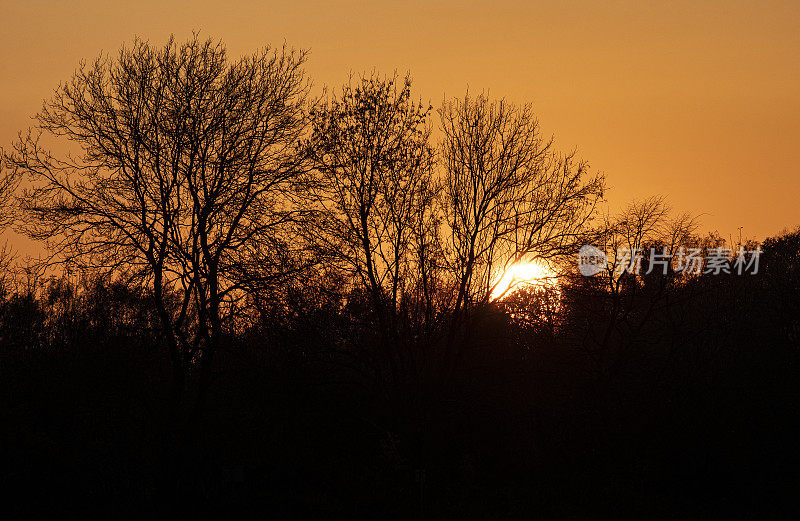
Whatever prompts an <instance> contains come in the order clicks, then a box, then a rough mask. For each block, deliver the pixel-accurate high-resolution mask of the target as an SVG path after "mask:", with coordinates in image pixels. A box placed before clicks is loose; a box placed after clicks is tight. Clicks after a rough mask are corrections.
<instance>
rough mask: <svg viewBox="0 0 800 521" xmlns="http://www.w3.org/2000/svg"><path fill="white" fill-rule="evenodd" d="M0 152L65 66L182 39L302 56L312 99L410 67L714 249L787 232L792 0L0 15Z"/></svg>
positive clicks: (796, 59) (80, 6)
mask: <svg viewBox="0 0 800 521" xmlns="http://www.w3.org/2000/svg"><path fill="white" fill-rule="evenodd" d="M0 13H2V14H1V15H0V17H1V18H2V20H3V31H2V33H0V42H1V43H2V45H0V77H1V78H2V80H1V81H0V145H2V146H7V145H8V144H9V143H10V142H11V140H12V138H13V136H14V135H15V134H16V132H17V131H18V130H20V129H22V128H25V127H27V126H28V125H29V119H28V117H29V116H30V115H32V114H33V113H35V112H36V111H37V110H38V109H39V107H40V105H41V102H42V99H43V98H46V97H49V95H50V94H51V93H52V91H53V89H54V88H55V87H56V86H57V85H58V83H59V81H62V80H66V79H67V78H69V76H70V75H71V73H72V71H73V70H74V69H75V66H76V65H77V63H78V61H79V60H80V59H82V58H85V59H92V58H94V57H96V56H97V55H98V53H99V52H100V51H101V50H102V51H105V52H109V53H112V54H115V53H116V51H117V50H118V49H119V47H120V46H121V44H122V43H124V42H129V41H131V39H132V38H133V36H134V35H139V36H141V37H143V38H145V39H149V40H150V41H151V42H154V43H157V44H159V45H160V44H161V43H163V42H164V41H165V40H166V38H167V37H168V35H169V34H170V33H174V34H175V35H176V37H177V38H178V40H179V41H180V40H184V39H185V38H187V37H188V35H190V33H191V31H192V30H193V29H195V30H199V31H201V35H203V36H211V37H213V38H222V39H223V40H224V41H225V42H226V44H227V46H228V50H229V51H230V53H231V55H233V56H236V55H239V54H243V53H249V52H251V51H253V50H255V49H256V48H258V47H261V46H263V45H264V44H272V45H280V44H282V43H283V41H284V40H285V41H286V42H287V43H288V44H289V45H290V46H294V47H302V48H310V49H311V52H312V54H311V57H310V61H309V63H308V66H307V70H308V72H309V74H310V76H311V77H312V79H313V80H314V83H315V86H317V87H321V86H322V85H324V84H327V85H331V86H337V85H339V84H341V83H342V82H343V81H344V80H345V79H346V78H347V75H348V72H349V71H351V70H352V71H354V72H359V71H364V70H371V69H373V68H374V69H376V70H377V71H379V72H387V73H391V72H392V71H393V70H395V69H397V70H398V71H399V72H400V73H402V72H404V71H406V70H410V71H411V73H412V76H413V77H414V80H415V81H414V83H415V90H416V94H417V95H418V96H419V95H421V96H422V97H423V98H424V99H426V100H428V99H430V100H431V101H432V102H433V104H434V106H436V105H438V104H439V103H440V102H441V100H442V97H443V96H444V95H447V96H460V95H463V93H464V91H465V89H466V87H467V86H469V87H470V89H471V90H472V91H473V92H479V91H481V90H484V89H489V90H490V92H491V94H492V95H494V96H497V97H500V96H504V97H506V98H508V99H510V100H513V101H532V102H533V103H534V107H535V109H536V111H537V113H538V114H539V117H540V121H541V123H542V127H543V129H544V130H545V132H547V133H553V134H555V136H556V140H557V144H558V146H559V147H560V148H562V149H572V148H576V149H577V150H578V152H579V154H580V155H581V156H582V157H584V158H585V159H587V160H588V161H589V162H590V163H591V165H592V166H593V167H594V168H595V169H597V170H601V171H603V172H605V173H606V176H607V179H608V183H609V185H610V186H611V188H612V190H611V192H610V193H609V199H610V201H611V203H612V205H615V206H618V205H620V204H622V203H625V202H627V201H628V200H630V199H631V198H633V197H644V196H647V195H651V194H655V193H662V194H665V195H667V196H668V197H669V199H670V201H671V203H672V204H673V206H674V207H676V209H678V210H688V211H692V212H696V213H700V212H703V213H705V215H704V217H703V223H704V228H706V229H718V230H719V231H720V232H721V233H722V234H723V235H724V236H726V237H727V236H728V235H729V234H736V229H737V227H738V226H743V227H744V234H745V235H746V236H749V237H757V238H764V237H765V236H768V235H772V234H775V233H777V232H779V231H780V230H781V229H782V228H784V227H787V226H790V227H794V226H796V225H798V224H800V210H798V202H797V194H798V192H799V191H800V2H797V1H796V0H795V1H772V2H769V1H761V2H743V1H713V2H693V1H673V2H671V1H663V2H651V1H643V0H639V1H625V2H623V1H603V2H588V1H567V2H556V1H550V2H544V3H539V2H530V1H513V2H512V1H507V2H502V1H500V2H494V3H490V2H469V1H459V2H455V1H442V2H436V1H428V2H407V3H401V2H391V3H389V2H377V1H376V2H355V1H338V2H300V1H295V2H285V3H284V2H274V3H273V2H259V1H253V2H237V3H234V2H231V3H223V2H206V1H199V0H195V1H191V2H188V1H187V2H168V1H157V2H152V1H137V2H125V3H120V4H113V5H112V3H111V2H104V1H74V2H48V1H38V0H34V1H26V2H16V1H15V2H10V1H8V0H4V1H3V2H2V3H1V4H0Z"/></svg>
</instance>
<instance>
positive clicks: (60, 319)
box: [0, 36, 800, 519]
mask: <svg viewBox="0 0 800 521" xmlns="http://www.w3.org/2000/svg"><path fill="white" fill-rule="evenodd" d="M306 56H307V53H306V52H305V51H294V50H291V49H288V48H286V47H284V48H277V49H270V48H266V49H264V50H262V51H259V52H257V53H255V54H253V55H251V56H248V57H245V58H241V59H237V60H230V59H229V58H228V57H227V55H226V51H225V47H224V45H223V44H221V43H215V42H213V41H211V40H202V39H199V38H198V37H196V36H195V37H194V38H192V39H190V40H189V41H187V42H186V43H183V44H181V43H177V42H175V41H173V40H170V41H169V42H168V43H167V44H166V45H164V46H162V47H154V46H152V45H151V44H149V43H147V42H145V41H141V40H137V41H135V42H134V43H133V44H132V45H130V46H126V47H124V48H123V49H122V50H121V51H120V53H119V54H118V55H116V56H114V57H109V56H102V57H100V58H98V59H97V60H95V61H92V62H88V63H85V64H82V65H81V67H80V68H79V69H78V70H77V71H76V72H75V74H74V76H73V77H72V78H71V79H69V80H68V81H67V82H65V83H63V84H62V85H61V86H59V88H58V89H57V90H56V92H55V94H54V95H53V97H52V98H51V99H50V100H48V101H46V102H45V103H44V106H43V108H42V110H41V111H40V112H39V113H38V114H37V115H36V116H35V118H34V121H35V122H34V126H33V128H32V129H30V130H29V131H27V132H23V133H20V135H19V139H18V140H16V141H15V142H14V143H11V144H10V145H9V146H8V147H7V148H5V149H4V150H3V153H2V175H1V176H0V179H2V181H0V205H2V206H1V207H2V212H1V213H0V226H2V228H3V229H12V228H13V229H14V230H15V231H16V232H17V233H20V234H23V235H25V236H27V237H30V238H32V239H36V240H38V241H42V243H43V244H44V245H46V246H47V251H48V252H49V253H48V256H47V257H46V258H43V259H39V260H38V261H31V260H28V261H27V262H21V261H20V259H18V258H17V257H15V255H14V254H13V253H12V252H11V250H10V249H9V248H7V247H6V248H5V249H3V251H2V252H1V253H0V269H2V278H1V279H0V290H1V291H0V297H2V298H0V386H2V392H0V418H1V419H0V422H2V424H3V425H4V428H3V430H2V438H1V439H0V455H2V458H3V460H4V462H5V465H4V470H3V474H2V481H1V482H0V488H2V491H3V494H4V495H5V498H4V505H5V507H4V509H5V510H8V511H9V513H10V514H12V515H23V514H29V515H48V514H49V515H59V516H62V517H63V516H66V515H69V514H71V513H77V512H86V511H88V512H92V513H94V514H95V515H100V514H101V513H102V515H103V516H106V515H114V516H118V517H121V516H126V515H129V514H131V513H132V512H145V513H148V512H149V513H151V514H153V515H158V514H164V513H168V512H172V513H173V514H174V515H176V516H182V515H188V514H189V513H193V514H196V515H201V514H203V515H208V516H209V517H214V518H216V517H219V516H223V515H224V516H226V517H227V516H237V515H245V514H246V513H248V512H255V513H257V515H260V516H261V517H268V518H277V519H284V518H285V519H308V518H324V519H333V518H335V519H339V518H341V519H358V518H378V519H472V518H475V519H495V518H500V519H508V518H510V519H529V518H543V519H563V518H588V519H595V518H611V519H620V518H632V519H641V518H655V519H661V518H663V519H675V518H681V519H687V518H691V519H694V518H699V519H706V518H712V519H722V518H734V519H737V518H749V517H748V516H751V515H761V516H766V518H792V514H793V513H796V507H795V505H794V501H793V497H792V493H793V492H796V490H797V488H798V486H799V485H800V480H799V479H798V478H799V476H798V473H797V464H798V456H799V455H800V454H798V448H797V447H798V443H797V441H796V440H797V439H798V435H800V422H798V420H797V410H798V405H800V403H798V398H800V396H798V381H800V380H798V377H800V367H799V366H798V362H800V344H799V343H798V342H800V337H799V335H800V325H799V324H800V323H799V322H798V318H797V317H798V316H800V315H798V312H799V311H800V309H799V308H800V229H798V230H795V231H787V232H785V233H783V234H781V235H779V236H777V237H774V238H769V239H766V240H765V241H763V242H762V243H760V244H756V243H754V242H752V241H751V242H750V243H748V244H746V245H743V246H744V247H745V248H746V249H747V250H749V251H752V250H755V249H756V247H760V248H761V250H762V253H761V256H760V259H759V260H760V266H759V270H758V272H757V273H755V274H743V275H742V274H737V273H736V272H735V270H730V271H731V273H720V274H712V273H704V272H702V271H701V272H700V273H699V274H686V273H682V272H680V271H679V270H677V269H675V267H674V266H669V268H668V269H665V270H664V271H663V272H661V271H659V270H650V271H651V272H650V273H647V271H648V270H643V271H642V272H641V273H640V274H632V273H621V274H620V272H618V271H615V268H617V267H618V265H619V263H621V262H623V260H621V259H620V258H618V257H617V256H615V255H613V254H612V255H611V256H610V257H609V259H608V261H609V262H608V269H607V270H604V271H602V272H601V273H599V274H598V275H596V276H593V277H585V276H582V275H580V274H579V273H578V266H577V264H576V258H577V253H578V249H579V248H580V246H581V245H584V244H595V245H598V246H601V247H602V248H604V249H605V251H607V252H616V251H618V250H619V249H620V248H627V249H630V250H638V249H641V250H643V251H645V252H649V251H651V248H654V249H657V250H658V251H664V252H669V253H670V254H673V253H675V252H676V251H678V249H679V248H682V247H689V246H691V247H694V248H698V251H702V252H706V253H707V252H709V251H711V250H712V249H713V248H718V247H720V246H724V245H725V241H724V240H723V239H721V238H720V237H718V236H717V235H716V234H701V233H700V232H699V231H698V230H699V229H700V226H699V224H698V221H697V219H696V218H695V217H693V215H692V214H681V215H676V214H675V213H674V212H672V211H671V209H670V208H669V206H668V205H667V203H666V201H665V199H664V198H663V197H652V198H649V199H646V200H643V201H637V202H633V203H631V204H630V205H629V206H628V207H627V208H625V209H623V210H622V211H621V212H619V213H618V214H615V215H608V214H604V213H603V212H602V211H601V210H600V204H601V202H602V197H603V192H604V190H605V180H604V178H603V176H602V175H598V174H595V173H593V172H592V171H591V169H590V168H589V166H588V164H587V163H585V162H584V161H582V160H580V159H579V158H578V157H577V156H576V154H574V153H562V152H560V151H558V150H557V147H556V145H555V143H554V141H553V139H552V138H550V137H548V136H546V135H544V134H543V132H542V130H541V129H540V128H539V124H538V121H537V119H536V117H535V115H534V113H533V111H532V107H531V106H530V105H515V104H513V103H509V102H508V101H505V100H494V99H491V98H489V97H488V96H487V95H483V94H482V95H478V96H475V95H471V94H467V95H465V96H464V97H461V98H455V99H452V100H445V101H444V102H443V103H442V104H441V106H439V107H438V108H437V109H434V108H433V107H432V106H430V105H429V104H426V103H423V102H421V101H419V100H417V99H415V97H414V95H413V93H412V89H411V87H412V82H411V79H410V78H409V77H398V76H397V75H396V74H395V75H390V76H380V75H378V74H375V73H373V74H367V75H361V76H351V78H350V79H349V81H348V82H347V83H345V84H344V85H343V86H342V87H340V88H337V89H333V90H331V91H326V92H325V93H324V94H323V95H322V96H321V97H320V98H315V97H313V96H312V94H311V92H310V82H309V79H308V78H307V77H306V76H305V73H304V71H303V66H304V61H305V59H306ZM50 147H53V148H52V149H53V150H59V151H60V150H64V151H65V152H63V153H60V152H59V153H57V152H53V151H51V148H50ZM731 246H732V245H728V247H731ZM737 246H738V245H737ZM532 259H538V260H539V261H542V262H546V263H547V265H548V266H549V267H550V269H552V270H553V273H554V274H555V275H554V277H553V280H552V281H549V282H547V283H539V284H520V285H517V286H515V287H512V288H510V289H509V290H507V291H505V292H504V293H503V294H502V295H500V296H498V293H497V284H498V280H499V279H498V274H502V273H503V272H504V271H505V270H506V269H507V268H509V267H510V266H512V265H513V264H515V263H518V262H522V261H530V260H532ZM642 262H643V264H644V265H645V268H646V267H647V266H648V265H650V264H651V263H652V264H653V265H655V263H656V259H654V258H651V257H650V256H648V255H645V256H644V258H643V259H642ZM731 262H732V261H731ZM165 509H166V510H165Z"/></svg>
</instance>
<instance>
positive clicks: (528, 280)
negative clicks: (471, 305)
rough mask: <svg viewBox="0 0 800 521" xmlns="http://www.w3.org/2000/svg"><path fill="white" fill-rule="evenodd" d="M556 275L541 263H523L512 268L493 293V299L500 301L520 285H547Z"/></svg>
mask: <svg viewBox="0 0 800 521" xmlns="http://www.w3.org/2000/svg"><path fill="white" fill-rule="evenodd" d="M554 276H555V273H554V272H553V271H552V270H551V269H550V268H548V267H547V266H546V265H544V264H543V263H541V262H536V261H534V262H521V263H518V264H514V265H512V266H510V267H509V268H508V269H507V270H506V271H505V273H503V277H502V278H501V279H500V281H499V282H498V283H497V285H496V286H495V288H494V290H493V291H492V299H499V298H502V297H504V296H506V295H507V294H509V293H510V292H512V291H513V290H514V289H516V288H517V287H519V286H520V285H526V284H545V283H548V282H550V281H551V280H552V278H553V277H554Z"/></svg>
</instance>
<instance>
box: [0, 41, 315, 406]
mask: <svg viewBox="0 0 800 521" xmlns="http://www.w3.org/2000/svg"><path fill="white" fill-rule="evenodd" d="M305 57H306V53H305V52H304V51H301V52H295V51H292V50H288V49H286V48H282V49H269V48H265V49H263V50H261V51H259V52H257V53H255V54H253V55H251V56H247V57H244V58H242V59H239V60H237V61H235V62H229V61H228V58H227V55H226V50H225V47H224V45H223V44H222V43H214V42H212V41H211V40H205V41H202V40H200V39H199V38H198V37H197V35H195V36H194V37H193V38H191V39H190V40H189V41H187V42H186V43H183V44H178V43H176V42H175V41H174V40H173V39H170V40H169V42H168V43H167V44H166V45H165V46H163V47H161V48H154V47H153V46H151V45H150V44H149V43H147V42H144V41H141V40H136V41H134V43H133V44H132V45H131V46H130V47H123V48H122V50H121V51H120V52H119V55H118V56H117V57H116V59H112V58H110V57H107V56H101V57H100V58H98V59H97V60H95V61H94V62H92V63H90V64H88V65H87V64H82V65H81V67H80V68H79V69H78V70H77V72H76V73H75V75H74V76H73V77H72V79H71V80H69V81H68V82H66V83H64V84H62V85H61V86H60V87H59V88H58V90H57V91H56V93H55V95H54V97H53V98H52V99H51V100H49V101H47V102H46V103H45V104H44V107H43V109H42V110H41V112H39V114H37V115H36V118H35V119H36V125H35V127H34V129H32V130H29V131H28V133H27V134H25V135H22V134H21V135H20V139H19V140H18V141H17V142H16V143H15V144H14V149H13V151H11V152H10V153H7V154H5V159H6V162H7V164H8V165H10V166H11V167H13V168H14V171H15V172H19V173H24V174H26V175H27V176H29V178H30V180H31V185H32V188H31V189H29V190H27V191H26V192H25V193H24V194H23V197H22V208H23V210H24V212H25V213H26V219H25V220H24V223H23V225H22V230H23V231H24V232H25V233H27V234H28V235H29V236H30V237H32V238H35V239H42V240H45V241H46V243H47V245H48V246H49V248H50V249H51V251H52V252H53V254H52V257H51V259H50V260H52V261H54V262H63V263H67V264H73V265H78V266H82V267H89V268H91V269H94V270H100V271H112V272H113V271H118V272H122V271H124V272H130V271H133V272H134V278H138V280H140V281H141V282H142V283H144V284H146V285H147V286H148V287H150V289H151V293H152V297H153V301H154V303H155V306H156V308H157V310H158V313H159V316H160V319H161V323H162V328H163V336H164V339H165V341H166V344H167V346H168V348H169V353H170V359H171V360H172V367H173V376H174V384H175V399H176V402H180V401H181V399H182V398H181V396H182V393H183V392H184V388H185V386H186V385H187V381H186V378H187V375H190V374H193V375H199V394H198V401H197V403H198V404H201V403H202V400H203V397H204V395H205V389H206V388H207V383H208V376H209V371H210V364H211V360H212V358H213V355H214V351H215V350H216V348H217V345H218V342H219V339H220V337H221V336H222V335H223V319H224V316H225V314H226V313H227V312H228V311H230V309H231V305H232V303H233V302H234V301H235V300H236V299H235V297H236V295H237V292H238V291H239V290H241V289H242V288H244V287H246V286H248V285H252V284H255V283H260V282H265V281H271V280H275V279H276V278H280V277H281V276H283V275H286V274H287V273H289V272H291V271H293V270H295V269H296V263H288V262H285V261H286V259H287V258H288V255H287V254H286V252H287V251H288V249H289V248H290V247H289V246H286V244H287V241H286V240H285V238H286V236H287V234H289V235H290V234H291V233H292V227H294V226H296V225H297V224H298V222H299V221H300V220H301V218H302V213H303V212H302V211H301V209H300V208H299V205H297V204H296V197H295V196H294V191H295V189H296V188H297V183H298V180H299V179H300V177H301V174H302V169H303V165H302V162H303V160H302V156H301V155H299V154H298V153H297V147H296V145H297V143H298V141H299V139H300V137H301V134H302V132H303V131H304V129H305V128H306V117H305V115H304V112H303V105H304V103H305V98H306V95H307V92H308V82H307V81H306V79H305V77H304V73H303V69H302V65H303V62H304V60H305ZM43 136H46V137H47V138H53V137H54V138H56V139H61V140H66V141H67V142H69V143H70V144H71V145H73V146H74V147H77V148H78V150H79V151H78V153H75V154H67V155H64V156H61V157H57V156H56V155H54V154H52V153H51V152H50V151H49V150H48V149H46V148H45V147H44V145H43V144H42V143H43V140H42V137H43ZM295 244H296V243H295ZM132 280H133V279H132Z"/></svg>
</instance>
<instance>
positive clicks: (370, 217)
mask: <svg viewBox="0 0 800 521" xmlns="http://www.w3.org/2000/svg"><path fill="white" fill-rule="evenodd" d="M429 111H430V107H425V106H424V105H423V104H422V103H421V102H414V101H413V100H412V99H411V81H410V79H409V78H408V77H406V79H405V81H403V82H402V83H401V84H399V85H398V82H397V77H396V76H394V77H393V78H388V79H386V78H380V77H378V76H376V75H372V76H362V77H361V78H359V79H353V78H351V80H350V82H349V83H347V84H346V85H344V87H343V88H342V91H341V93H340V94H339V95H336V96H331V97H330V98H329V99H325V100H323V101H322V102H321V103H320V105H319V106H318V107H317V109H316V110H315V112H314V115H313V135H312V138H311V141H310V142H309V146H308V150H309V151H310V154H311V155H312V157H313V160H314V166H315V169H316V172H317V177H316V183H315V184H314V188H313V190H312V198H313V201H314V202H315V204H316V205H317V206H318V208H319V209H321V211H322V214H323V216H324V217H323V226H322V233H321V234H320V238H321V240H323V241H324V242H325V243H326V244H327V246H328V248H329V251H330V252H331V253H332V254H334V255H335V257H336V259H337V261H338V262H339V263H340V264H341V266H342V267H343V268H345V269H346V270H347V271H348V272H349V273H350V274H351V276H352V277H353V279H354V280H356V281H357V283H358V284H360V285H361V286H362V287H363V288H365V289H366V290H367V291H368V292H369V295H370V298H371V302H372V305H373V306H374V309H375V312H376V316H377V321H378V323H379V328H380V330H381V332H382V335H383V336H384V337H388V336H389V335H390V331H392V330H393V328H395V327H396V321H397V317H398V314H399V312H400V307H401V306H403V305H404V296H405V295H406V294H407V292H408V291H409V286H410V285H411V283H412V282H414V281H416V280H417V279H418V275H419V273H420V271H419V270H418V269H417V268H418V263H419V255H420V254H422V255H424V251H422V250H421V248H423V247H424V244H425V243H424V242H423V243H421V242H420V236H419V235H418V234H419V233H420V227H424V226H426V223H427V224H430V220H431V214H430V211H429V209H430V208H431V207H432V204H431V197H432V194H433V193H434V192H435V186H434V180H433V177H432V166H433V160H434V151H433V148H432V147H431V146H430V145H429V144H428V142H429V136H430V129H429V127H428V125H427V124H426V122H427V117H428V114H429Z"/></svg>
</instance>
